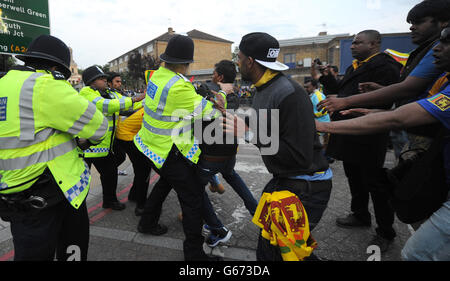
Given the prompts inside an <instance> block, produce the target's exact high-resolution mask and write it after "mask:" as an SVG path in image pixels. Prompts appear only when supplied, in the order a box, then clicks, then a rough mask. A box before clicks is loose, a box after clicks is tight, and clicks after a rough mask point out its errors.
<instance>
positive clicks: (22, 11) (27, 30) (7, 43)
mask: <svg viewBox="0 0 450 281" xmlns="http://www.w3.org/2000/svg"><path fill="white" fill-rule="evenodd" d="M42 34H50V16H49V9H48V0H0V54H23V53H25V52H26V51H27V47H28V45H29V44H30V43H31V41H32V40H33V39H34V38H36V37H37V36H39V35H42Z"/></svg>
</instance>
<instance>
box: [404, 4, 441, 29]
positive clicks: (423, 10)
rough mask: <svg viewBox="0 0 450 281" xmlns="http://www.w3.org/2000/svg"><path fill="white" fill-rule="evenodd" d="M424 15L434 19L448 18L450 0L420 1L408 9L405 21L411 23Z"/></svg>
mask: <svg viewBox="0 0 450 281" xmlns="http://www.w3.org/2000/svg"><path fill="white" fill-rule="evenodd" d="M425 17H432V18H433V19H434V20H435V21H448V20H450V0H425V1H423V2H420V3H419V4H417V5H416V6H414V7H413V8H412V9H411V10H410V11H409V13H408V17H407V18H406V21H407V22H408V23H410V24H413V23H415V22H418V21H420V20H421V19H423V18H425Z"/></svg>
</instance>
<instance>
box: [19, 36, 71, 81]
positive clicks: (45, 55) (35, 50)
mask: <svg viewBox="0 0 450 281" xmlns="http://www.w3.org/2000/svg"><path fill="white" fill-rule="evenodd" d="M16 58H17V59H19V60H21V61H23V62H25V63H26V62H27V60H28V59H30V58H38V59H43V60H47V61H51V62H53V63H56V64H58V65H59V66H60V68H61V69H58V70H60V71H61V72H62V73H63V75H64V77H65V78H66V79H69V77H70V76H71V75H72V73H71V71H70V50H69V47H67V45H66V44H65V43H64V42H63V41H61V40H60V39H58V38H56V37H54V36H51V35H40V36H39V37H37V38H35V39H34V40H33V41H32V42H31V43H30V45H29V46H28V50H27V51H26V53H25V54H23V55H17V56H16Z"/></svg>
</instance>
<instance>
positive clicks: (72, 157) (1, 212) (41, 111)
mask: <svg viewBox="0 0 450 281" xmlns="http://www.w3.org/2000/svg"><path fill="white" fill-rule="evenodd" d="M17 58H18V59H20V60H22V61H24V62H25V66H16V67H14V68H13V69H12V70H11V71H9V72H8V74H6V76H5V77H3V78H2V79H0V150H1V151H2V152H1V153H0V216H1V218H2V219H3V220H5V221H9V222H11V234H12V236H13V242H14V251H15V257H14V259H15V260H47V261H52V260H53V259H54V257H55V253H56V257H57V259H58V260H68V259H70V260H86V259H87V252H88V245H89V216H88V211H87V208H86V200H85V199H86V197H87V194H88V191H89V184H90V180H91V175H90V171H89V168H88V167H87V165H86V164H85V162H84V161H83V159H82V158H80V155H79V151H80V150H79V149H78V148H77V142H78V144H79V145H80V146H81V143H84V144H86V143H87V141H86V140H83V141H79V140H78V138H76V137H75V136H77V137H80V138H89V140H88V141H89V142H90V143H92V144H96V143H99V142H100V141H101V140H102V139H103V138H104V136H105V134H106V132H107V129H108V122H107V120H106V118H104V117H103V115H102V114H101V113H100V112H98V111H97V109H96V108H95V106H94V105H92V104H91V103H90V102H88V101H87V100H86V99H84V98H83V97H80V96H79V95H78V93H77V91H75V90H74V89H73V88H72V86H71V85H70V84H69V83H68V82H67V81H66V80H67V79H68V78H69V77H70V75H71V73H70V68H69V65H70V51H69V48H68V47H67V46H66V44H64V42H62V41H61V40H59V39H58V38H56V37H53V36H49V35H42V36H39V37H37V38H36V39H34V40H33V41H32V42H31V44H30V46H29V47H28V50H27V52H26V53H25V54H23V55H19V56H17ZM84 148H85V147H84Z"/></svg>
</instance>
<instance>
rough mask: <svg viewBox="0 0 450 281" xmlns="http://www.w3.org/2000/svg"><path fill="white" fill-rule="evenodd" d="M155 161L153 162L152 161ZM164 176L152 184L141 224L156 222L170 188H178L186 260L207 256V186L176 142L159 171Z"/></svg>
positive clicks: (144, 225) (176, 190)
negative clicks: (202, 182)
mask: <svg viewBox="0 0 450 281" xmlns="http://www.w3.org/2000/svg"><path fill="white" fill-rule="evenodd" d="M152 165H153V164H152ZM154 169H155V171H157V172H158V173H159V175H160V176H161V178H160V179H159V181H158V183H156V184H155V186H154V187H153V190H152V192H151V193H150V195H149V197H148V199H147V202H146V204H145V211H144V214H143V215H142V217H141V220H140V222H139V224H140V225H141V226H142V227H143V228H148V227H152V226H155V225H156V224H157V223H158V220H157V219H159V215H160V213H161V206H162V203H163V202H164V200H165V198H166V197H167V194H169V192H170V190H171V188H173V189H174V190H175V192H176V193H177V196H178V200H179V202H180V205H181V210H182V212H183V221H182V224H183V230H184V235H185V236H186V239H185V240H184V243H183V250H184V258H185V260H204V259H206V257H207V256H206V254H205V252H204V251H203V242H204V237H203V236H202V233H201V232H202V227H203V215H202V211H203V192H204V190H205V188H204V186H202V185H201V183H200V179H199V178H198V176H197V173H196V170H195V169H196V167H195V165H193V164H192V163H191V162H190V161H189V160H187V159H186V158H184V156H183V155H182V154H181V153H180V152H179V151H178V149H177V148H176V146H175V145H174V146H173V148H172V150H171V152H170V153H169V155H168V156H167V159H166V161H165V163H164V166H163V167H162V169H160V170H159V171H158V170H157V169H156V167H154Z"/></svg>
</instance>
